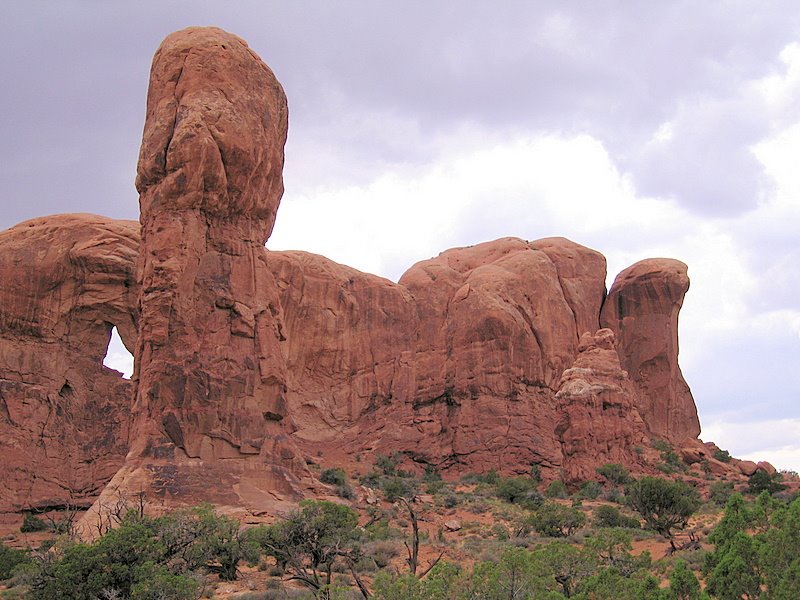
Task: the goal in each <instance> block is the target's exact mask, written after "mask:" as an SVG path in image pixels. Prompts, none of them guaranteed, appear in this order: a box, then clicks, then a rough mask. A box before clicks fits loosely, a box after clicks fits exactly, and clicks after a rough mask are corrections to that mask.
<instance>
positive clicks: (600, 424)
mask: <svg viewBox="0 0 800 600" xmlns="http://www.w3.org/2000/svg"><path fill="white" fill-rule="evenodd" d="M578 350H579V353H578V356H577V358H576V359H575V362H574V363H573V365H572V367H570V368H569V369H567V370H566V371H564V373H563V374H562V375H561V385H560V387H559V390H558V393H556V400H557V401H558V405H557V410H558V412H559V414H560V420H559V423H558V424H557V425H556V435H558V436H559V438H560V440H561V449H562V453H563V455H564V466H563V473H564V476H565V479H566V480H568V481H586V480H588V479H592V478H593V477H595V473H596V471H595V469H596V467H597V466H598V465H602V464H604V463H620V464H625V465H638V466H639V467H640V468H643V467H644V466H645V463H644V460H643V457H642V456H641V455H639V454H637V452H636V448H637V447H638V449H639V451H640V452H641V450H642V449H643V448H645V447H646V446H647V445H648V439H647V435H646V433H647V430H646V427H645V424H644V421H642V418H641V416H640V415H639V411H638V410H637V409H636V394H635V391H634V388H633V384H632V383H631V381H630V379H629V378H628V373H626V372H625V371H623V370H622V367H620V363H619V357H618V356H617V351H616V347H615V344H614V332H612V331H611V330H610V329H601V330H599V331H598V332H597V333H595V334H594V335H592V334H590V333H588V332H587V333H584V334H583V336H582V337H581V342H580V346H579V347H578Z"/></svg>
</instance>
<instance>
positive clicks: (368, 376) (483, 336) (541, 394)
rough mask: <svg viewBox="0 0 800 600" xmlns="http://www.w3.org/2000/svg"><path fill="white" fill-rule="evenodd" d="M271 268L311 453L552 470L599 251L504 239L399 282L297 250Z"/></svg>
mask: <svg viewBox="0 0 800 600" xmlns="http://www.w3.org/2000/svg"><path fill="white" fill-rule="evenodd" d="M268 262H269V264H270V266H271V268H272V270H273V273H274V275H275V278H276V280H277V282H278V287H279V288H280V289H281V290H282V293H281V304H282V306H283V310H284V317H285V334H286V338H287V341H286V342H285V343H284V345H283V347H284V353H285V356H286V360H287V365H288V367H289V368H288V373H289V386H288V395H287V398H288V401H289V407H290V412H291V414H292V415H293V416H294V417H295V420H296V423H297V427H298V431H297V433H296V434H295V435H296V436H297V438H298V439H299V440H302V443H303V446H304V447H305V448H308V449H309V452H313V451H314V449H315V448H316V447H317V446H319V447H322V446H324V445H325V444H330V443H333V442H336V443H337V444H340V445H341V444H344V445H346V446H347V447H348V448H349V449H350V451H351V452H353V453H355V452H365V451H366V452H369V451H375V452H381V453H388V452H394V451H399V452H403V453H405V454H406V455H408V456H410V457H411V458H412V459H413V460H415V461H417V462H420V463H424V464H430V465H434V466H436V467H438V468H440V469H454V470H477V471H480V470H487V469H491V468H493V469H498V470H502V471H509V470H518V471H527V470H529V469H530V465H531V464H534V463H535V464H540V465H542V466H544V467H551V468H554V469H557V468H558V467H560V466H561V465H562V451H561V442H560V439H559V436H558V434H557V433H556V424H557V422H558V421H559V413H558V411H557V409H556V402H555V400H554V394H555V392H556V391H557V390H558V386H559V380H560V378H561V374H562V373H563V372H564V370H565V369H566V368H567V367H569V366H570V365H572V362H573V360H574V358H575V354H576V353H577V348H578V342H579V336H580V334H581V333H583V332H581V331H579V330H580V329H582V328H584V327H590V328H592V330H596V329H597V325H598V322H599V314H600V306H601V303H602V301H603V296H604V292H605V286H604V280H605V259H604V258H603V257H602V256H601V255H600V254H599V253H597V252H595V251H593V250H590V249H588V248H585V247H583V246H580V245H578V244H575V243H574V242H570V241H568V240H565V239H562V238H553V239H547V240H540V241H538V242H530V243H529V242H525V241H523V240H520V239H516V238H504V239H500V240H496V241H493V242H487V243H484V244H478V245H477V246H472V247H468V248H456V249H452V250H448V251H447V252H444V253H442V254H441V255H439V256H438V257H436V258H434V259H431V260H427V261H423V262H421V263H418V264H416V265H414V266H413V267H412V268H411V269H409V270H408V272H407V273H406V274H404V275H403V277H402V278H401V279H400V282H399V283H398V284H394V283H392V282H389V281H387V280H385V279H381V278H379V277H375V276H372V275H366V274H364V273H359V272H358V271H355V270H353V269H350V268H349V267H344V266H341V265H337V264H336V263H333V262H332V261H329V260H327V259H325V258H324V257H321V256H315V255H311V254H307V253H300V252H271V253H269V254H268ZM618 441H619V442H620V443H623V442H624V440H618ZM315 444H316V445H317V446H315Z"/></svg>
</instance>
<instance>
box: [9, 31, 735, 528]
mask: <svg viewBox="0 0 800 600" xmlns="http://www.w3.org/2000/svg"><path fill="white" fill-rule="evenodd" d="M286 128H287V108H286V99H285V97H284V94H283V91H282V89H281V87H280V84H279V83H278V82H277V80H276V79H275V78H274V76H273V74H272V72H271V71H270V70H269V69H268V67H266V66H265V65H264V64H263V63H262V62H261V61H260V59H259V58H258V57H257V56H256V55H255V54H254V53H253V52H252V51H251V50H250V49H249V48H248V47H247V45H246V44H245V43H244V42H243V41H242V40H240V39H239V38H237V37H235V36H232V35H230V34H227V33H225V32H223V31H221V30H219V29H215V28H202V29H200V28H191V29H187V30H183V31H180V32H177V33H175V34H172V35H170V36H169V37H168V38H167V39H166V40H165V41H164V43H163V44H162V45H161V47H160V48H159V50H158V52H157V53H156V56H155V58H154V61H153V67H152V72H151V83H150V89H149V92H148V101H147V118H146V123H145V129H144V136H143V142H142V149H141V154H140V158H139V167H138V178H137V188H138V190H139V192H140V208H141V240H139V238H138V235H139V227H137V226H136V224H133V223H128V222H113V221H108V220H103V219H100V218H96V217H89V216H62V217H54V218H47V219H40V220H36V221H32V222H29V223H25V224H21V225H19V226H17V227H15V228H12V229H11V230H9V231H7V232H4V233H3V234H0V249H2V253H1V254H0V276H2V279H0V296H2V297H3V298H5V299H6V302H5V304H4V305H3V306H0V319H2V321H1V323H2V326H3V329H2V332H0V427H3V428H5V429H4V430H3V431H6V430H7V431H8V432H9V434H8V435H7V436H5V437H3V438H0V439H1V440H2V443H3V444H6V445H7V446H8V448H9V450H8V451H9V452H11V456H12V457H14V458H13V459H12V460H10V461H8V462H7V464H4V465H3V466H1V467H0V475H1V476H2V480H3V482H8V486H9V487H10V488H12V489H13V494H14V495H13V500H12V501H10V502H9V503H8V505H9V506H11V507H12V508H19V507H21V506H23V505H27V504H31V503H38V504H47V503H53V502H56V503H58V502H59V501H60V500H61V496H63V495H65V494H67V495H69V496H70V498H69V499H70V500H74V499H75V498H91V497H92V496H93V495H96V493H97V490H98V489H99V487H101V486H102V485H103V483H104V482H105V481H107V480H108V478H109V476H110V475H111V473H112V472H113V471H114V469H115V468H116V466H117V465H119V464H120V462H121V460H122V458H123V454H124V452H125V449H126V448H127V449H128V450H129V452H128V454H127V457H126V458H125V460H124V464H123V466H122V467H121V468H120V469H119V471H118V472H117V473H116V475H115V476H114V478H113V480H112V481H111V482H110V483H109V484H108V486H107V487H106V488H105V491H104V492H103V495H102V496H101V498H100V499H99V501H98V502H97V503H96V504H95V509H96V510H95V511H94V513H92V515H89V517H87V519H88V520H91V519H96V518H97V512H98V511H99V510H102V508H103V506H104V505H105V504H106V503H108V504H112V503H114V501H115V498H116V495H117V494H118V493H122V494H128V493H138V492H140V491H145V492H146V493H147V494H148V496H149V497H150V498H152V499H153V500H154V501H158V499H160V500H161V501H163V502H164V503H165V504H195V503H198V502H201V501H211V502H214V503H216V504H219V505H229V506H234V507H241V508H246V509H249V510H251V511H253V512H260V511H266V512H274V511H275V510H276V509H278V508H280V507H281V505H282V503H283V502H284V501H289V500H292V499H296V498H298V497H299V496H300V495H302V494H303V493H304V492H306V491H307V490H308V488H309V486H311V485H313V481H312V478H311V477H310V474H309V472H308V471H307V469H306V460H305V458H304V456H309V455H315V456H325V451H326V450H330V449H332V448H335V449H336V452H337V453H344V454H351V455H352V454H355V453H369V452H380V453H388V452H395V451H399V452H402V453H404V454H405V455H406V456H407V457H408V458H410V459H411V460H413V461H416V462H418V463H421V464H430V465H434V466H436V467H438V468H440V469H442V470H444V471H447V470H450V471H451V472H453V473H457V472H459V471H486V470H488V469H497V470H498V471H501V472H504V473H510V472H518V473H522V472H528V471H529V470H530V467H531V465H532V464H537V465H540V466H541V467H542V468H543V470H544V475H545V477H546V478H549V479H552V478H555V477H565V478H567V479H568V480H570V481H579V480H583V479H587V478H590V477H593V476H594V475H595V473H594V469H595V467H596V466H598V465H600V464H603V463H605V462H622V463H624V464H626V465H628V466H630V467H633V468H642V469H645V468H646V464H645V463H646V462H648V461H650V460H651V457H650V456H649V454H648V451H645V452H644V454H640V452H637V451H636V450H635V447H636V446H646V445H648V444H647V442H648V438H649V437H651V436H655V437H660V438H664V439H667V440H669V441H671V442H673V443H675V444H676V445H679V447H680V448H682V449H683V450H685V452H684V451H683V450H682V452H683V455H684V456H686V457H687V460H688V461H689V462H692V461H695V459H697V461H701V462H702V461H706V460H707V449H705V448H704V447H703V446H702V444H700V443H699V442H696V441H695V440H694V438H696V437H697V435H698V433H699V425H698V422H697V414H696V410H695V407H694V402H693V399H692V396H691V393H690V392H689V389H688V386H687V385H686V383H685V381H684V380H683V377H682V376H681V373H680V368H679V367H678V360H677V359H678V341H677V332H678V329H677V319H678V311H679V310H680V307H681V303H682V301H683V296H684V294H685V293H686V290H687V289H688V277H687V276H686V266H685V265H683V264H682V263H680V262H678V261H672V260H667V259H652V260H647V261H642V262H641V263H637V264H636V265H634V266H632V267H630V268H629V269H626V270H625V271H623V273H621V274H620V275H619V276H618V277H617V280H616V281H615V283H614V286H613V288H612V290H611V292H610V294H609V296H608V298H606V290H605V276H606V262H605V259H604V258H603V256H602V255H600V254H599V253H597V252H595V251H594V250H591V249H589V248H585V247H583V246H580V245H578V244H575V243H574V242H571V241H569V240H566V239H563V238H548V239H544V240H538V241H535V242H527V241H524V240H521V239H517V238H503V239H499V240H495V241H493V242H487V243H484V244H478V245H476V246H471V247H467V248H455V249H452V250H448V251H446V252H443V253H442V254H440V255H439V256H438V257H435V258H432V259H430V260H426V261H422V262H420V263H417V264H416V265H414V266H412V267H411V268H410V269H409V270H408V271H407V272H406V273H405V274H404V275H403V277H402V278H401V279H400V281H399V283H393V282H390V281H388V280H385V279H382V278H380V277H376V276H373V275H368V274H365V273H361V272H358V271H356V270H354V269H351V268H349V267H346V266H343V265H339V264H336V263H334V262H333V261H330V260H328V259H326V258H324V257H321V256H316V255H313V254H308V253H304V252H268V251H267V250H266V249H265V248H264V243H265V241H266V240H267V238H268V237H269V235H270V232H271V231H272V227H273V224H274V220H275V214H276V211H277V208H278V204H279V201H280V198H281V195H282V192H283V183H282V175H281V170H282V166H283V145H284V142H285V139H286ZM134 264H135V265H136V267H135V278H134V276H133V273H134ZM112 325H117V326H118V327H119V330H120V333H121V335H122V337H123V340H124V341H125V343H126V344H127V345H128V346H129V347H134V346H135V355H136V372H135V373H134V383H133V384H131V383H129V382H126V381H124V380H122V379H121V378H120V377H119V376H118V375H117V374H115V373H114V372H111V371H110V370H108V369H104V368H103V367H102V366H101V361H102V357H103V353H104V352H105V349H106V346H107V343H108V336H109V331H110V329H111V326H112ZM601 327H602V328H603V329H601ZM137 332H138V338H137ZM133 386H135V389H131V388H132V387H133ZM129 410H130V411H131V413H130V416H129V415H128V411H129ZM96 415H102V418H101V419H99V420H98V419H94V420H93V419H92V418H90V416H96ZM128 429H130V436H129V442H130V443H128V437H127V432H128ZM7 440H8V442H7ZM26 448H35V450H34V451H32V454H31V456H32V458H31V456H28V457H26V456H25V455H24V454H22V451H23V449H26ZM14 452H17V454H14ZM54 457H61V458H57V459H55V461H54ZM23 459H27V460H28V463H25V461H24V460H23ZM59 461H60V462H59ZM695 462H696V461H695ZM712 463H713V460H712V461H710V462H709V464H712ZM720 464H722V463H720ZM712 466H714V465H713V464H712ZM725 468H728V467H725ZM731 468H733V467H731ZM53 499H55V500H53ZM1 509H2V507H0V510H1Z"/></svg>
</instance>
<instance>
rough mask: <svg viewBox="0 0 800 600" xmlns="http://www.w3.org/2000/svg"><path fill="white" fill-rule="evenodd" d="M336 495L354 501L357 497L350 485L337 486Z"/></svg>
mask: <svg viewBox="0 0 800 600" xmlns="http://www.w3.org/2000/svg"><path fill="white" fill-rule="evenodd" d="M336 495H337V496H339V498H344V499H345V500H353V499H354V498H355V497H356V494H355V492H354V491H353V488H352V486H351V485H350V484H349V483H344V484H342V485H337V486H336Z"/></svg>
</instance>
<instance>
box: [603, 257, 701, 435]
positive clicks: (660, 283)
mask: <svg viewBox="0 0 800 600" xmlns="http://www.w3.org/2000/svg"><path fill="white" fill-rule="evenodd" d="M686 271H687V269H686V265H685V264H683V263H682V262H680V261H677V260H672V259H668V258H652V259H647V260H643V261H640V262H638V263H636V264H634V265H632V266H630V267H628V268H627V269H625V270H624V271H622V272H621V273H620V274H619V275H617V278H616V279H615V280H614V284H613V285H612V286H611V291H610V292H609V294H608V298H607V299H606V301H605V303H604V304H603V310H602V313H601V317H600V321H601V324H602V325H603V327H607V328H609V329H611V330H612V331H614V333H615V335H616V336H617V349H618V351H619V358H620V363H621V364H622V368H623V369H625V370H626V371H627V372H628V373H629V375H630V377H631V379H632V381H633V383H634V385H635V386H636V396H637V405H636V406H637V409H638V410H639V413H640V414H641V416H642V418H643V419H644V422H645V424H646V425H647V427H648V429H649V431H650V432H651V433H652V434H653V435H655V436H658V437H660V438H664V439H668V440H672V441H674V442H676V443H680V442H681V441H682V440H684V439H689V438H696V437H697V436H698V435H700V422H699V420H698V418H697V408H696V407H695V404H694V398H692V393H691V391H690V390H689V386H688V385H687V384H686V381H685V380H684V379H683V375H682V374H681V369H680V367H679V366H678V313H679V311H680V309H681V306H682V305H683V297H684V295H685V294H686V291H687V290H688V289H689V277H688V276H687V274H686Z"/></svg>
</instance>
